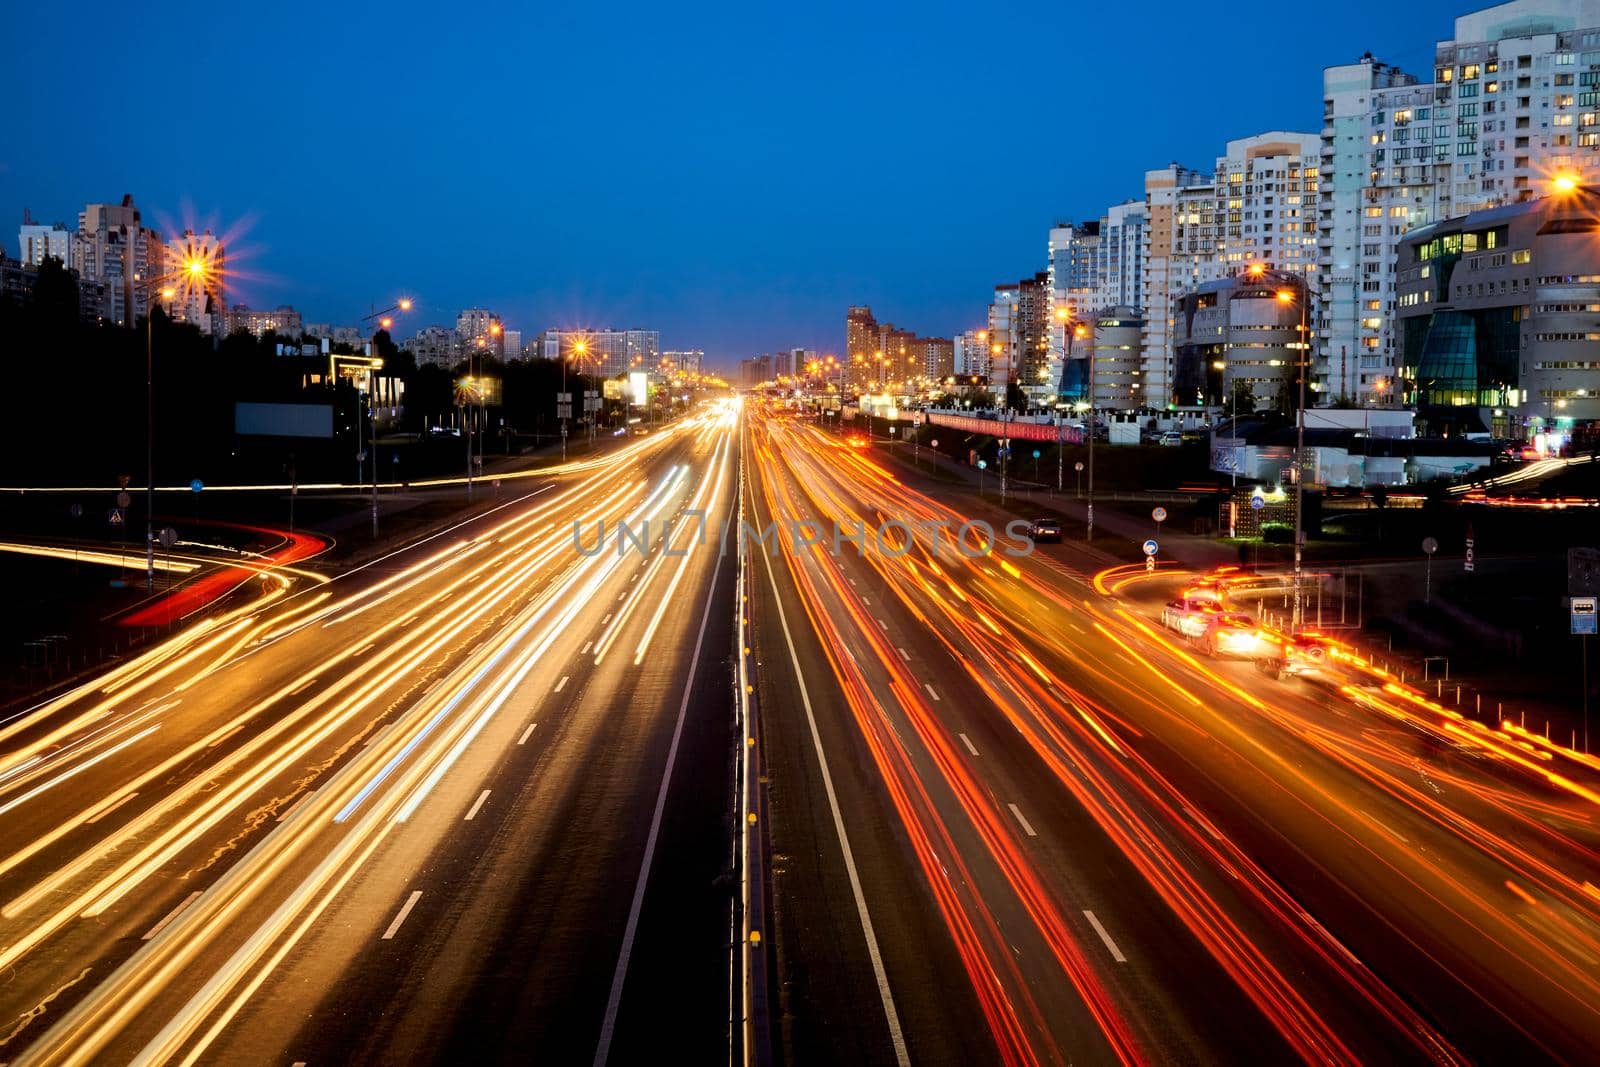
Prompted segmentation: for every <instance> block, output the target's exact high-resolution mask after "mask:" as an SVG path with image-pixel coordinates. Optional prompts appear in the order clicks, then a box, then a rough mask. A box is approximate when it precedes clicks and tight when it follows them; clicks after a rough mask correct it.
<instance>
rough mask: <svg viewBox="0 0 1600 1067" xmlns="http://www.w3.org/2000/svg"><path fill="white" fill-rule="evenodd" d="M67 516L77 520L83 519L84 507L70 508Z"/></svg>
mask: <svg viewBox="0 0 1600 1067" xmlns="http://www.w3.org/2000/svg"><path fill="white" fill-rule="evenodd" d="M67 514H68V515H71V516H72V517H73V518H75V519H81V518H83V505H82V504H73V505H72V506H71V507H69V508H68V509H67Z"/></svg>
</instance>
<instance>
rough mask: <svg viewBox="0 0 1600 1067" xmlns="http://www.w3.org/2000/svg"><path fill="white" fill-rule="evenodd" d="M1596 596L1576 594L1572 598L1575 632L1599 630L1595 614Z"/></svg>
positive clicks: (1590, 632)
mask: <svg viewBox="0 0 1600 1067" xmlns="http://www.w3.org/2000/svg"><path fill="white" fill-rule="evenodd" d="M1596 599H1597V598H1595V597H1592V596H1575V597H1573V598H1572V632H1573V633H1575V634H1592V633H1595V632H1597V628H1596V625H1595V624H1596V622H1597V621H1600V620H1597V617H1596V615H1595V602H1596Z"/></svg>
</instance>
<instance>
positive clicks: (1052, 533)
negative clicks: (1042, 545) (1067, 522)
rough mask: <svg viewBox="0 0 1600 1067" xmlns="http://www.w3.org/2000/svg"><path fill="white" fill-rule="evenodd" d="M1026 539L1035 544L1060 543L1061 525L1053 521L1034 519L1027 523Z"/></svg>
mask: <svg viewBox="0 0 1600 1067" xmlns="http://www.w3.org/2000/svg"><path fill="white" fill-rule="evenodd" d="M1028 539H1029V540H1030V541H1034V542H1036V543H1037V542H1044V541H1060V540H1061V524H1060V523H1059V522H1057V521H1056V520H1055V519H1034V520H1033V521H1032V522H1030V523H1028Z"/></svg>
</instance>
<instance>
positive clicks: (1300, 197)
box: [1202, 130, 1322, 280]
mask: <svg viewBox="0 0 1600 1067" xmlns="http://www.w3.org/2000/svg"><path fill="white" fill-rule="evenodd" d="M1321 151H1322V139H1321V138H1320V137H1319V136H1318V135H1316V134H1314V133H1286V132H1284V131H1281V130H1275V131H1272V132H1270V133H1258V134H1256V135H1255V136H1253V137H1242V138H1240V139H1238V140H1236V141H1229V142H1228V147H1227V151H1226V152H1225V153H1224V154H1223V155H1221V156H1218V157H1217V163H1216V170H1215V171H1214V173H1213V175H1212V189H1213V192H1214V195H1215V198H1216V203H1215V205H1214V210H1215V216H1216V217H1215V227H1216V237H1217V260H1216V262H1215V263H1214V264H1213V265H1212V269H1211V270H1210V271H1209V273H1210V275H1211V277H1212V278H1224V277H1228V276H1231V275H1235V274H1242V273H1244V271H1245V268H1247V267H1249V266H1251V265H1252V264H1263V265H1265V266H1266V268H1267V269H1268V270H1277V271H1284V272H1287V273H1291V274H1298V275H1300V276H1301V277H1303V278H1311V277H1313V276H1314V275H1315V274H1316V268H1317V221H1316V220H1317V216H1316V204H1317V167H1318V164H1319V157H1320V155H1321ZM1202 280H1207V279H1202Z"/></svg>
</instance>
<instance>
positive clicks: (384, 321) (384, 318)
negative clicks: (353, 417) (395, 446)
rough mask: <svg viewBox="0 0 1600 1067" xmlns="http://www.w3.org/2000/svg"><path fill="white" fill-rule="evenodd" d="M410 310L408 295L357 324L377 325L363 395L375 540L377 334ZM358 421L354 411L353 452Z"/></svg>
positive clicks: (358, 433)
mask: <svg viewBox="0 0 1600 1067" xmlns="http://www.w3.org/2000/svg"><path fill="white" fill-rule="evenodd" d="M410 310H411V298H410V297H408V296H403V297H401V298H400V299H399V300H396V301H395V302H394V303H393V304H391V305H389V306H388V307H386V308H384V309H383V310H382V311H374V312H372V313H370V314H367V315H363V316H362V317H361V321H362V322H374V321H375V322H376V323H377V326H378V329H377V330H374V331H373V334H372V358H373V360H374V361H375V362H374V363H369V365H368V370H367V394H368V395H367V415H368V417H369V418H370V419H371V425H370V427H369V428H370V430H371V433H369V434H368V435H367V438H368V441H367V447H368V451H370V452H371V453H372V536H373V537H377V536H378V413H377V408H376V406H375V405H374V404H373V401H375V400H376V399H377V396H376V393H377V391H378V376H377V374H376V373H374V372H375V371H376V370H377V369H378V368H380V367H382V366H383V360H382V359H381V358H379V357H378V333H379V332H380V331H387V330H388V329H389V328H390V327H392V326H393V325H394V319H393V318H392V316H393V314H394V313H395V312H397V311H410ZM328 362H329V363H330V365H331V364H332V362H333V361H332V360H331V359H330V360H329V361H328ZM360 403H361V392H360V390H357V391H356V404H357V406H358V407H359V405H360ZM359 420H360V412H359V411H358V412H357V423H356V442H357V443H356V449H357V451H358V452H359V451H360V448H361V445H360V441H361V425H360V421H359ZM357 474H358V476H357V478H356V480H357V482H359V481H360V480H361V479H360V477H359V470H358V472H357Z"/></svg>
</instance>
